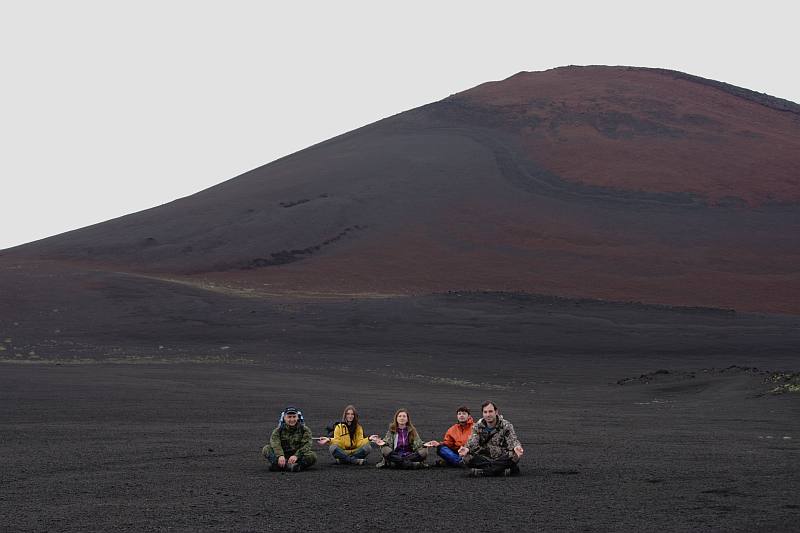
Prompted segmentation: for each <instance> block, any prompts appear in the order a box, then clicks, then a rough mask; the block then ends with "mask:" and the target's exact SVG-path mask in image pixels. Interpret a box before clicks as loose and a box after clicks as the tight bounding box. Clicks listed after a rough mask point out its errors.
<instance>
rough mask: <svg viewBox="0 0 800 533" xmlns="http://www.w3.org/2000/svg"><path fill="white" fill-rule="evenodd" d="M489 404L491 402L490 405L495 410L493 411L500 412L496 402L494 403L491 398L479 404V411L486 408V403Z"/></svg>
mask: <svg viewBox="0 0 800 533" xmlns="http://www.w3.org/2000/svg"><path fill="white" fill-rule="evenodd" d="M490 404H491V406H492V407H494V410H495V411H497V412H498V413H499V412H500V409H499V408H498V407H497V404H496V403H494V402H493V401H492V400H486V401H485V402H483V403H482V404H481V412H482V411H483V410H484V409H486V406H487V405H490Z"/></svg>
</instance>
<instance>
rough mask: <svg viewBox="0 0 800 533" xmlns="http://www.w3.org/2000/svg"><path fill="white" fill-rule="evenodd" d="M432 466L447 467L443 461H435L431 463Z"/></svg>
mask: <svg viewBox="0 0 800 533" xmlns="http://www.w3.org/2000/svg"><path fill="white" fill-rule="evenodd" d="M433 466H447V463H446V462H445V460H444V459H436V462H435V463H433Z"/></svg>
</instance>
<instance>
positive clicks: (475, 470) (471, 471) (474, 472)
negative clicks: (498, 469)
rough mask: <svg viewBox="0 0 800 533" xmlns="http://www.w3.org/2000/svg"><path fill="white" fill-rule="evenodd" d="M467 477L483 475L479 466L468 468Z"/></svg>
mask: <svg viewBox="0 0 800 533" xmlns="http://www.w3.org/2000/svg"><path fill="white" fill-rule="evenodd" d="M467 475H468V476H469V477H481V476H482V475H484V471H483V470H481V469H480V468H470V469H469V473H468V474H467Z"/></svg>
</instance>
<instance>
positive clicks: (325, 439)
mask: <svg viewBox="0 0 800 533" xmlns="http://www.w3.org/2000/svg"><path fill="white" fill-rule="evenodd" d="M330 441H331V439H329V438H328V437H319V438H318V439H317V442H319V443H320V444H321V445H322V446H325V445H326V444H328V443H329V442H330Z"/></svg>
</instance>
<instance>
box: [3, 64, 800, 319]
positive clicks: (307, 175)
mask: <svg viewBox="0 0 800 533" xmlns="http://www.w3.org/2000/svg"><path fill="white" fill-rule="evenodd" d="M276 133H278V132H276ZM34 264H39V265H43V264H47V265H48V266H47V268H48V269H52V268H58V265H71V267H70V268H81V269H94V270H111V271H125V272H138V273H146V274H148V275H154V276H159V277H169V278H181V279H185V280H189V281H190V282H194V281H202V282H213V283H216V284H230V285H236V286H239V287H243V288H249V289H256V290H263V291H266V292H274V293H291V292H296V291H307V292H322V293H337V294H340V293H359V294H364V293H392V294H419V293H427V292H438V291H446V290H469V289H473V290H515V291H526V292H531V293H544V294H555V295H561V296H567V297H581V298H583V297H587V298H602V299H610V300H623V301H629V300H634V301H641V302H646V303H661V304H669V305H690V306H692V305H698V306H712V307H729V308H735V309H740V310H756V311H767V312H786V313H800V267H799V266H800V106H798V105H796V104H794V103H791V102H787V101H785V100H779V99H776V98H772V97H769V96H766V95H762V94H758V93H753V92H751V91H747V90H744V89H740V88H737V87H734V86H730V85H727V84H723V83H719V82H714V81H711V80H704V79H702V78H696V77H693V76H689V75H686V74H682V73H678V72H672V71H664V70H657V69H643V68H626V67H565V68H558V69H554V70H549V71H545V72H532V73H520V74H517V75H515V76H512V77H511V78H509V79H507V80H504V81H500V82H492V83H486V84H483V85H480V86H478V87H475V88H473V89H471V90H468V91H465V92H463V93H459V94H456V95H453V96H451V97H449V98H446V99H444V100H442V101H439V102H436V103H433V104H430V105H426V106H423V107H420V108H417V109H414V110H411V111H408V112H405V113H401V114H399V115H396V116H393V117H390V118H388V119H385V120H382V121H380V122H377V123H375V124H371V125H369V126H366V127H364V128H360V129H358V130H355V131H353V132H350V133H347V134H344V135H341V136H339V137H336V138H334V139H331V140H329V141H326V142H324V143H321V144H319V145H316V146H313V147H310V148H308V149H306V150H303V151H301V152H298V153H296V154H293V155H291V156H289V157H286V158H283V159H280V160H278V161H275V162H273V163H270V164H268V165H265V166H263V167H260V168H258V169H255V170H253V171H250V172H248V173H246V174H243V175H241V176H239V177H237V178H234V179H232V180H229V181H226V182H224V183H221V184H220V185H217V186H215V187H212V188H210V189H207V190H205V191H202V192H200V193H197V194H195V195H193V196H190V197H187V198H183V199H181V200H178V201H175V202H172V203H170V204H166V205H164V206H160V207H158V208H154V209H150V210H147V211H143V212H140V213H136V214H133V215H129V216H126V217H122V218H119V219H115V220H112V221H109V222H106V223H103V224H98V225H95V226H91V227H88V228H84V229H81V230H78V231H74V232H70V233H66V234H63V235H58V236H56V237H52V238H49V239H45V240H42V241H38V242H35V243H31V244H29V245H25V246H22V247H18V248H15V249H11V250H6V251H4V252H2V253H0V266H4V268H6V269H11V268H18V267H20V266H21V265H22V266H27V267H28V268H32V265H34Z"/></svg>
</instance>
